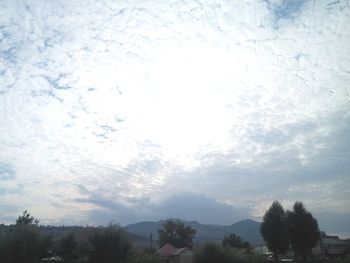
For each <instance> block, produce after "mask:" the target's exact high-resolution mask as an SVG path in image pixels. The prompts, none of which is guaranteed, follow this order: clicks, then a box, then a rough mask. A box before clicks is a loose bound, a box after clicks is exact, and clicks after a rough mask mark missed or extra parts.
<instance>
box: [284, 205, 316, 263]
mask: <svg viewBox="0 0 350 263" xmlns="http://www.w3.org/2000/svg"><path fill="white" fill-rule="evenodd" d="M287 222H288V233H289V238H290V242H291V245H292V248H293V250H294V251H295V252H296V253H297V254H299V255H300V256H301V258H302V260H303V261H305V260H306V257H307V256H308V255H310V254H311V252H312V248H313V247H315V246H316V244H317V242H318V241H319V239H320V231H319V229H318V223H317V220H316V219H315V218H314V217H313V216H312V214H311V213H310V212H308V211H306V209H305V207H304V205H303V203H302V202H295V204H294V207H293V211H287Z"/></svg>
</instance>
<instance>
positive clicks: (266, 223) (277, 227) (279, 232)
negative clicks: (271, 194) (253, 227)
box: [260, 201, 289, 261]
mask: <svg viewBox="0 0 350 263" xmlns="http://www.w3.org/2000/svg"><path fill="white" fill-rule="evenodd" d="M260 232H261V235H262V236H263V238H264V240H265V241H266V245H267V247H268V249H269V250H270V251H271V252H272V253H273V255H274V259H275V261H278V254H284V253H286V252H287V250H288V248H289V239H288V229H287V220H286V215H285V213H284V209H283V207H282V205H281V204H280V203H279V202H277V201H275V202H273V203H272V205H271V207H270V208H269V210H267V211H266V213H265V215H264V218H263V222H262V223H261V227H260Z"/></svg>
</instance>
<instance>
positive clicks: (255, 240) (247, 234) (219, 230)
mask: <svg viewBox="0 0 350 263" xmlns="http://www.w3.org/2000/svg"><path fill="white" fill-rule="evenodd" d="M167 220H173V221H177V220H179V221H181V222H183V223H184V224H185V225H188V226H191V227H192V228H194V229H195V230H196V232H197V234H196V236H195V237H194V239H193V242H194V243H196V244H203V243H205V242H210V241H213V242H221V241H222V240H223V239H224V237H225V236H227V235H229V234H236V235H239V236H240V237H241V238H242V239H243V240H244V241H248V242H249V243H250V244H252V245H253V246H261V245H263V244H264V241H263V238H262V236H261V234H260V224H261V223H260V222H257V221H254V220H252V219H245V220H241V221H238V222H236V223H233V224H231V225H216V224H201V223H199V222H198V221H195V220H192V221H187V220H182V219H178V218H169V219H165V220H159V221H141V222H138V223H134V224H129V225H127V226H125V227H124V229H125V230H126V231H128V232H130V233H133V234H137V235H139V236H143V237H145V238H149V237H150V235H151V234H152V236H153V238H154V239H155V240H157V239H158V230H159V229H161V228H162V225H163V224H164V223H165V222H166V221H167Z"/></svg>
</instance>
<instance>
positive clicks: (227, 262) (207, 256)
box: [194, 243, 267, 263]
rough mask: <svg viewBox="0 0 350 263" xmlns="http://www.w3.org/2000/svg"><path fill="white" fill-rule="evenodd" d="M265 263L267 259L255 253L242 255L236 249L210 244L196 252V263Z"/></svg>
mask: <svg viewBox="0 0 350 263" xmlns="http://www.w3.org/2000/svg"><path fill="white" fill-rule="evenodd" d="M213 262H220V263H264V262H267V258H265V257H263V256H260V255H256V254H254V253H251V252H250V253H248V254H240V253H239V251H238V250H237V249H235V248H230V247H223V246H220V245H218V244H214V243H208V244H205V245H204V246H203V247H202V248H200V249H199V250H197V251H196V253H195V255H194V263H213Z"/></svg>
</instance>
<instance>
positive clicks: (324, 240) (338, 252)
mask: <svg viewBox="0 0 350 263" xmlns="http://www.w3.org/2000/svg"><path fill="white" fill-rule="evenodd" d="M320 247H321V251H322V253H323V254H324V255H326V256H328V257H339V256H342V255H344V254H345V251H346V248H347V247H348V244H347V242H346V241H345V240H341V239H339V237H338V236H327V235H326V234H324V233H322V234H321V238H320Z"/></svg>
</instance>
